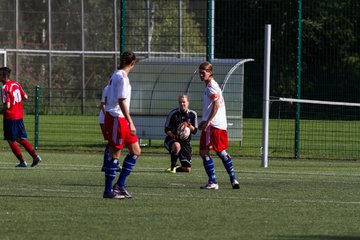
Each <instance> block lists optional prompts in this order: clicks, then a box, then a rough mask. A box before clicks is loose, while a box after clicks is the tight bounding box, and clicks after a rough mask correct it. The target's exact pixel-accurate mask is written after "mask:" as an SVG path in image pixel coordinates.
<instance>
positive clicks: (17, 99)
mask: <svg viewBox="0 0 360 240" xmlns="http://www.w3.org/2000/svg"><path fill="white" fill-rule="evenodd" d="M13 96H14V105H15V104H16V103H19V102H21V100H22V98H21V92H20V90H19V89H16V90H15V91H14V92H13Z"/></svg>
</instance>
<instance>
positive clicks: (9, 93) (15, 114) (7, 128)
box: [0, 67, 41, 167]
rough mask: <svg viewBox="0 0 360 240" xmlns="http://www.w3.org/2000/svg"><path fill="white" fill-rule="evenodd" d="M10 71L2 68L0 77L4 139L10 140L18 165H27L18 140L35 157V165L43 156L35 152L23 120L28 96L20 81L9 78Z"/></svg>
mask: <svg viewBox="0 0 360 240" xmlns="http://www.w3.org/2000/svg"><path fill="white" fill-rule="evenodd" d="M10 73H11V69H10V68H8V67H2V68H0V78H1V82H2V83H3V86H2V89H1V90H2V91H1V95H2V102H3V110H2V113H3V116H4V122H3V129H4V140H7V141H8V143H9V145H10V148H11V150H12V152H13V153H14V154H15V156H16V157H17V159H18V160H19V162H20V163H19V164H18V165H16V166H17V167H27V163H26V161H25V159H24V158H23V156H22V154H21V150H20V148H19V146H18V145H17V142H18V143H20V144H21V145H22V146H23V147H24V148H25V149H26V151H27V152H28V153H29V154H30V155H31V157H32V158H33V162H32V164H31V167H35V166H36V165H37V164H38V163H39V162H40V161H41V157H40V156H39V155H38V154H37V153H36V152H35V150H34V148H33V147H32V145H31V144H30V142H29V141H28V140H26V139H27V133H26V130H25V126H24V121H23V116H24V112H23V99H27V98H28V96H27V95H26V93H25V92H24V90H23V89H22V87H21V85H20V84H19V83H18V82H16V81H13V80H10V79H9V77H10Z"/></svg>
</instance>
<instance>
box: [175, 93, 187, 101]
mask: <svg viewBox="0 0 360 240" xmlns="http://www.w3.org/2000/svg"><path fill="white" fill-rule="evenodd" d="M180 98H186V99H187V101H188V102H189V96H188V95H187V94H185V93H183V94H180V95H179V97H178V100H180Z"/></svg>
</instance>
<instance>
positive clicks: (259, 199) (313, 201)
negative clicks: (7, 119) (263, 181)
mask: <svg viewBox="0 0 360 240" xmlns="http://www.w3.org/2000/svg"><path fill="white" fill-rule="evenodd" d="M0 189H7V188H4V187H0ZM17 189H18V190H22V191H24V190H30V189H25V188H22V189H21V188H17ZM33 190H34V189H32V191H33ZM37 190H38V191H44V192H63V193H75V195H74V194H73V195H71V198H89V196H88V195H80V194H81V193H85V194H87V193H93V191H82V192H80V194H79V192H78V191H71V190H59V189H57V190H56V191H55V190H54V189H47V188H44V189H37ZM199 191H208V190H200V189H199ZM218 191H221V190H218ZM136 196H138V197H137V198H134V200H144V199H145V198H143V197H149V196H150V197H151V196H157V197H161V196H165V194H159V193H141V192H140V193H136ZM141 196H143V197H141ZM14 197H16V194H14ZM28 197H31V196H28ZM34 197H38V196H34ZM47 197H51V196H47ZM53 197H54V198H56V197H57V196H53ZM191 197H192V198H199V199H203V198H201V197H200V196H198V197H197V196H191ZM0 198H2V196H1V195H0ZM90 198H94V197H90ZM95 198H99V199H101V196H100V195H99V197H95ZM187 198H188V196H177V197H176V198H169V200H171V201H172V200H173V201H181V202H182V201H184V199H187ZM206 200H232V201H254V202H272V203H281V202H292V203H299V204H304V203H305V204H338V205H360V201H358V202H356V201H337V200H322V199H311V200H310V199H289V198H288V199H276V198H265V197H257V198H254V197H229V196H226V197H219V196H217V197H212V198H211V199H206Z"/></svg>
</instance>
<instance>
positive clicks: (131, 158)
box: [113, 118, 141, 198]
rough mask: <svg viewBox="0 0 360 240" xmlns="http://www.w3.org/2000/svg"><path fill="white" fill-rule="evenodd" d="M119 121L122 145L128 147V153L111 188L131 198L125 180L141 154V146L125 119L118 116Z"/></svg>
mask: <svg viewBox="0 0 360 240" xmlns="http://www.w3.org/2000/svg"><path fill="white" fill-rule="evenodd" d="M119 122H120V127H121V129H120V130H121V136H122V140H123V143H124V145H125V146H126V147H127V148H128V149H129V154H128V155H127V156H126V157H125V159H124V161H123V165H122V169H121V173H120V176H119V178H118V180H117V182H116V184H115V186H114V187H113V190H114V191H115V192H117V193H119V194H120V195H122V196H125V197H126V198H131V197H132V196H131V194H130V193H129V192H128V191H127V189H126V186H125V182H126V179H127V177H128V176H129V175H130V173H131V172H132V170H133V168H134V167H135V164H136V161H137V159H138V157H139V156H140V154H141V148H140V144H139V141H138V138H137V136H136V135H131V134H130V128H129V127H128V123H127V120H126V119H125V118H119Z"/></svg>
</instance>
